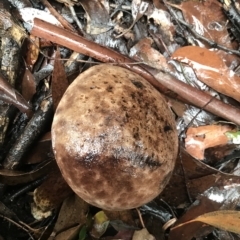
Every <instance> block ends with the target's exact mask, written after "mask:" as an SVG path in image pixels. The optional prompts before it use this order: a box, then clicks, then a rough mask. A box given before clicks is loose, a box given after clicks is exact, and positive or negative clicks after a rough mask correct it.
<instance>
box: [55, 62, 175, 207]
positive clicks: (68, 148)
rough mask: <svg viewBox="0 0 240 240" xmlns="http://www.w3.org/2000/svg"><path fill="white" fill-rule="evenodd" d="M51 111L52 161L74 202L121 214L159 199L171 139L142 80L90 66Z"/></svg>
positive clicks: (162, 112) (164, 115) (170, 123)
mask: <svg viewBox="0 0 240 240" xmlns="http://www.w3.org/2000/svg"><path fill="white" fill-rule="evenodd" d="M106 79H107V85H106ZM92 82H95V83H96V84H97V85H93V83H92ZM90 88H91V90H90ZM73 98H74V103H73V102H72V99H73ZM58 109H59V111H58ZM58 109H57V111H56V114H55V116H54V121H53V125H52V142H53V148H54V151H55V156H56V161H57V163H58V166H59V168H60V169H61V172H62V174H63V177H64V178H65V180H66V182H67V183H68V184H69V186H70V187H71V188H72V189H73V190H74V191H75V192H76V193H77V194H78V195H79V196H80V197H81V198H83V199H84V200H85V201H87V202H89V203H91V204H93V205H95V206H98V207H100V208H103V209H109V210H123V209H129V208H135V207H138V206H141V205H143V204H145V203H147V202H149V201H151V200H152V199H153V198H155V197H156V196H157V195H158V194H159V193H160V192H161V191H162V189H163V188H164V187H165V185H166V183H167V181H168V179H169V176H170V175H171V174H170V173H171V172H172V170H173V167H174V163H175V159H176V156H177V150H178V137H177V131H176V128H175V121H174V118H173V116H172V113H171V111H170V110H169V108H168V105H167V103H166V102H165V100H164V99H163V97H162V96H161V95H160V93H159V92H158V91H157V90H156V89H154V88H153V87H152V86H151V85H150V84H149V83H148V82H146V81H145V80H144V79H143V78H141V77H140V76H138V75H137V74H135V73H132V72H131V71H129V70H126V69H123V68H120V67H115V66H111V65H98V66H94V67H92V68H90V69H89V70H87V71H85V72H84V73H82V74H81V75H79V77H77V79H76V80H75V81H74V82H73V83H72V84H71V85H70V87H69V88H68V89H67V91H66V93H65V94H64V96H63V98H62V100H61V101H60V103H59V105H58ZM66 116H67V117H66ZM170 130H171V131H170ZM123 196H124V197H123ZM125 199H127V200H125Z"/></svg>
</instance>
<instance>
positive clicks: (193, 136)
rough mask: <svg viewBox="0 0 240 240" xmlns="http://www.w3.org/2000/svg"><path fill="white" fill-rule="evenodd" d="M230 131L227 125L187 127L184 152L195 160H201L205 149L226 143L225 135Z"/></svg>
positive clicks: (230, 128) (227, 139)
mask: <svg viewBox="0 0 240 240" xmlns="http://www.w3.org/2000/svg"><path fill="white" fill-rule="evenodd" d="M231 130H232V127H231V126H228V125H206V126H199V127H195V128H194V127H189V128H188V130H187V133H186V135H187V137H186V139H185V147H186V150H187V152H188V153H189V154H191V155H192V156H193V157H195V158H196V159H199V160H203V159H204V151H205V149H207V148H210V147H215V146H219V145H225V144H227V143H228V141H229V138H228V137H227V136H226V135H225V133H226V132H228V131H231Z"/></svg>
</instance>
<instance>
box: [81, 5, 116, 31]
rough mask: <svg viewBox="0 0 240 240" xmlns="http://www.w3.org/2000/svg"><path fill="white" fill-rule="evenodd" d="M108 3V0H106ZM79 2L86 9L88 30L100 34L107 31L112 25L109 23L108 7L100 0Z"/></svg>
mask: <svg viewBox="0 0 240 240" xmlns="http://www.w3.org/2000/svg"><path fill="white" fill-rule="evenodd" d="M104 2H105V3H106V4H107V1H104ZM79 4H81V5H82V7H83V8H84V10H85V11H86V17H87V26H86V32H87V33H88V34H94V35H96V34H100V33H104V32H107V31H108V30H109V29H110V28H111V26H110V25H109V20H110V17H109V13H108V7H106V6H105V5H104V4H103V3H102V1H99V0H92V1H88V0H81V1H79Z"/></svg>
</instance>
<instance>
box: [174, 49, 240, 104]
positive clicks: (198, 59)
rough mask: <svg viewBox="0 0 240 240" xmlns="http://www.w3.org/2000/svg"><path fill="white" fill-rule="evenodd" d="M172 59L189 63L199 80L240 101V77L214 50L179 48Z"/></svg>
mask: <svg viewBox="0 0 240 240" xmlns="http://www.w3.org/2000/svg"><path fill="white" fill-rule="evenodd" d="M172 59H174V60H177V61H180V62H183V63H186V64H188V65H189V66H191V67H192V68H193V70H194V71H195V73H196V75H197V77H198V78H199V80H201V81H202V82H203V83H205V84H207V85H208V86H210V87H211V88H213V89H215V90H216V91H218V92H220V93H222V94H225V95H227V96H229V97H232V98H234V99H236V100H237V101H240V94H239V92H240V77H238V76H237V75H236V74H235V73H234V72H233V71H232V70H229V69H228V68H227V66H226V65H225V63H224V61H223V59H222V58H221V57H220V56H218V55H217V54H216V53H215V52H214V51H210V50H208V49H206V48H201V47H197V46H187V47H182V48H179V49H178V50H177V51H175V52H174V53H173V55H172Z"/></svg>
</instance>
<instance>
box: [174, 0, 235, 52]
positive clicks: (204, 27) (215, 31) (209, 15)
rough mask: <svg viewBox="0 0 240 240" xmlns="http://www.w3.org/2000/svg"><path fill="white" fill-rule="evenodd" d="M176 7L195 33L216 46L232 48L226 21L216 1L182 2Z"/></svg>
mask: <svg viewBox="0 0 240 240" xmlns="http://www.w3.org/2000/svg"><path fill="white" fill-rule="evenodd" d="M176 7H177V8H180V9H181V10H182V13H183V15H184V18H185V20H186V21H187V22H188V23H190V24H191V25H192V26H194V28H195V31H196V32H197V33H199V34H200V35H203V36H204V37H206V38H208V39H211V40H213V41H215V42H216V43H218V44H221V45H224V46H226V47H229V48H232V41H231V39H230V37H229V33H228V30H227V24H226V22H227V19H226V17H225V15H224V14H223V11H222V6H221V4H220V3H219V2H218V1H217V0H210V1H204V2H201V1H183V2H181V4H180V5H176ZM203 12H204V14H203Z"/></svg>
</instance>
